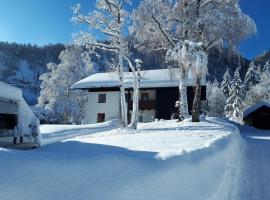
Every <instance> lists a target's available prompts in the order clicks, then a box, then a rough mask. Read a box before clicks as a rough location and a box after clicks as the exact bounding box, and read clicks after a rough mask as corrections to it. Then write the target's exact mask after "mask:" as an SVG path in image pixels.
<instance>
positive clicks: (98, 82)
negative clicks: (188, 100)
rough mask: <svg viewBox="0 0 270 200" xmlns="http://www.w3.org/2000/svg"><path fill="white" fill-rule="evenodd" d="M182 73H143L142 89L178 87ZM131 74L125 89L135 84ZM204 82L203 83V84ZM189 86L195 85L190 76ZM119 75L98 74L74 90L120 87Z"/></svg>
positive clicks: (128, 76)
mask: <svg viewBox="0 0 270 200" xmlns="http://www.w3.org/2000/svg"><path fill="white" fill-rule="evenodd" d="M179 76H180V72H179V69H177V68H171V69H158V70H145V71H141V79H140V88H152V87H178V86H179ZM132 81H133V78H132V73H131V72H125V73H124V87H125V88H131V87H132V84H133V82H132ZM203 83H204V81H202V84H203ZM187 85H194V79H193V78H192V77H191V76H189V79H188V80H187ZM119 86H120V82H119V78H118V76H117V73H114V72H108V73H97V74H94V75H91V76H89V77H87V78H85V79H83V80H81V81H79V82H77V83H75V84H74V85H73V86H72V89H84V88H100V87H119Z"/></svg>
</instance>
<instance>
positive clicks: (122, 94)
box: [118, 54, 128, 127]
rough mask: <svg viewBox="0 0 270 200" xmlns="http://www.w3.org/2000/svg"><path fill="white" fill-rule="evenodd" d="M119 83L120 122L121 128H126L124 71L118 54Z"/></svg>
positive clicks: (120, 56) (121, 57)
mask: <svg viewBox="0 0 270 200" xmlns="http://www.w3.org/2000/svg"><path fill="white" fill-rule="evenodd" d="M118 73H119V81H120V107H121V122H122V126H123V127H127V124H128V123H127V103H126V96H125V87H124V70H123V56H122V55H121V54H119V71H118Z"/></svg>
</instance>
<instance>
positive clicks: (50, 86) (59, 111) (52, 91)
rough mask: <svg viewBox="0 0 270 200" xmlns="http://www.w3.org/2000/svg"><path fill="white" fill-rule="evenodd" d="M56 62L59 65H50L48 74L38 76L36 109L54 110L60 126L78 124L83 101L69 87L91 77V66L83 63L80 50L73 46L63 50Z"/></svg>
mask: <svg viewBox="0 0 270 200" xmlns="http://www.w3.org/2000/svg"><path fill="white" fill-rule="evenodd" d="M59 59H60V60H61V63H60V64H58V65H56V64H54V63H49V64H48V70H49V72H47V73H45V74H42V75H41V76H40V80H41V81H42V83H41V86H40V87H41V92H40V96H39V98H38V106H41V107H44V108H45V109H49V110H52V111H54V112H55V113H56V115H57V117H58V122H59V123H81V120H82V118H83V115H82V112H81V108H82V106H83V103H84V98H83V95H82V93H81V92H80V91H71V90H70V88H71V86H72V85H73V84H74V83H75V82H77V81H79V80H81V79H82V78H85V77H86V76H88V75H90V72H91V66H89V65H86V64H85V63H84V62H83V59H82V57H81V49H79V48H78V47H74V46H68V47H67V48H66V50H64V51H62V52H61V54H60V56H59Z"/></svg>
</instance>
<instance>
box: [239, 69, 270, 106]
mask: <svg viewBox="0 0 270 200" xmlns="http://www.w3.org/2000/svg"><path fill="white" fill-rule="evenodd" d="M258 101H268V102H270V72H268V71H265V72H264V73H263V74H262V76H261V81H260V82H259V83H258V84H256V85H253V86H252V87H251V88H250V90H249V91H247V93H246V96H245V100H244V107H245V108H247V107H250V106H252V105H254V104H255V103H257V102H258Z"/></svg>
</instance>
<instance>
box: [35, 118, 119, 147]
mask: <svg viewBox="0 0 270 200" xmlns="http://www.w3.org/2000/svg"><path fill="white" fill-rule="evenodd" d="M116 127H118V122H117V121H116V120H112V121H108V122H104V123H100V124H85V125H59V124H55V125H54V124H50V125H41V126H40V132H41V137H42V145H48V144H52V143H55V142H60V141H62V140H65V139H69V138H72V137H76V136H81V135H85V134H86V135H89V134H91V133H93V132H95V133H97V132H101V131H106V130H110V129H113V128H116Z"/></svg>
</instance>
